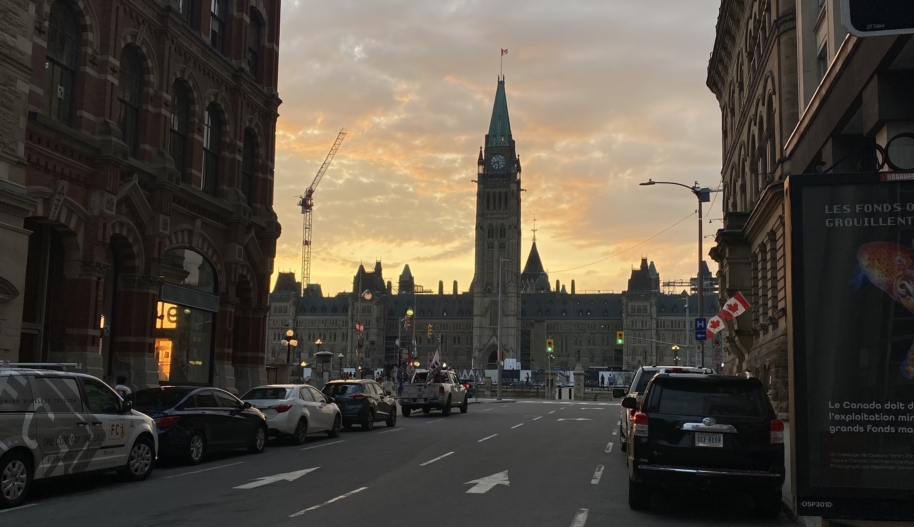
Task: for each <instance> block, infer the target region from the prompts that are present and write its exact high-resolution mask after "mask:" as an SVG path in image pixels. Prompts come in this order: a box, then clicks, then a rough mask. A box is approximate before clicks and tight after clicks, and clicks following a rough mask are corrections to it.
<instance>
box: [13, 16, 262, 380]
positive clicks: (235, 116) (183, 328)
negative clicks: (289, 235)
mask: <svg viewBox="0 0 914 527" xmlns="http://www.w3.org/2000/svg"><path fill="white" fill-rule="evenodd" d="M32 3H33V4H34V13H35V15H34V16H35V19H34V27H33V31H34V32H33V34H32V35H31V42H32V59H31V72H30V75H31V78H30V80H29V90H28V105H27V111H28V113H27V119H26V121H25V122H26V123H27V124H26V141H25V148H24V158H25V161H26V163H27V165H26V169H25V182H24V186H25V188H26V189H27V197H28V198H29V199H30V200H31V201H32V204H31V212H30V213H29V215H28V217H26V218H25V222H24V228H25V229H26V230H28V231H30V235H29V241H28V258H27V266H26V273H25V284H24V289H23V292H24V293H23V300H24V301H23V309H22V329H21V338H20V342H19V344H18V359H19V360H20V361H46V360H49V361H66V362H78V363H80V364H81V365H82V366H83V370H84V371H87V372H89V373H92V374H95V375H98V376H102V377H108V378H112V377H115V376H118V375H126V376H127V378H128V383H130V384H132V385H134V386H136V387H146V386H154V385H157V384H159V383H182V384H188V383H189V384H212V385H216V386H221V387H224V388H227V389H229V390H244V389H245V388H247V387H249V386H251V385H254V384H258V383H260V382H261V381H263V380H264V378H265V374H264V342H265V336H266V334H265V331H266V329H265V326H266V312H267V301H268V293H269V291H268V283H269V276H270V274H271V272H272V262H273V256H274V252H275V244H276V239H277V238H278V236H279V232H280V227H279V224H278V222H277V220H276V215H275V213H274V212H273V209H272V201H273V199H272V198H273V159H274V132H275V123H276V119H277V116H278V113H277V108H278V106H279V104H280V100H279V98H278V95H277V92H276V86H277V72H278V42H279V14H280V4H279V1H277V0H212V1H205V2H204V1H202V0H113V1H107V0H105V1H102V0H53V1H51V0H39V1H37V2H32ZM20 263H21V264H22V265H25V264H26V262H20Z"/></svg>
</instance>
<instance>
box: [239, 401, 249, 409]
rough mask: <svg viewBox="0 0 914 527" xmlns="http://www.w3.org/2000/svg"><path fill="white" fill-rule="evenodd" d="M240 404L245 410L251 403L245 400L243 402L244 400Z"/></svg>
mask: <svg viewBox="0 0 914 527" xmlns="http://www.w3.org/2000/svg"><path fill="white" fill-rule="evenodd" d="M241 406H242V408H244V409H245V410H247V409H248V408H250V407H251V403H249V402H247V401H245V402H244V404H243V405H241Z"/></svg>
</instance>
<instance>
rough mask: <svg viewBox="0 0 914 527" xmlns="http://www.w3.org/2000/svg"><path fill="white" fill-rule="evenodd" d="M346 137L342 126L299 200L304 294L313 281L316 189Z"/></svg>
mask: <svg viewBox="0 0 914 527" xmlns="http://www.w3.org/2000/svg"><path fill="white" fill-rule="evenodd" d="M345 137H346V130H345V129H344V128H340V133H339V135H337V136H336V141H334V142H333V146H332V147H330V152H328V153H327V157H326V158H325V159H324V163H323V164H322V165H321V167H320V169H318V171H317V175H315V176H314V181H312V182H311V186H309V187H308V188H307V190H305V194H304V195H303V196H300V197H299V200H298V205H299V206H300V207H301V213H302V241H301V286H302V296H304V295H305V290H306V289H307V287H308V284H309V283H311V215H312V211H313V209H314V191H315V190H317V186H318V185H319V184H320V182H321V179H323V178H324V173H326V172H327V169H328V168H329V167H330V162H331V161H333V157H334V156H336V152H337V151H338V150H339V149H340V145H341V144H343V139H344V138H345Z"/></svg>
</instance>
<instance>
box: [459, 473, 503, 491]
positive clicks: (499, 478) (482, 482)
mask: <svg viewBox="0 0 914 527" xmlns="http://www.w3.org/2000/svg"><path fill="white" fill-rule="evenodd" d="M470 483H475V484H476V485H475V486H474V487H473V488H471V489H470V490H468V491H467V494H485V493H486V492H489V491H490V490H492V488H493V487H495V485H504V486H506V487H507V486H509V485H510V484H509V483H508V471H507V470H506V471H504V472H499V473H498V474H492V475H491V476H487V477H484V478H479V479H474V480H473V481H467V482H466V483H464V485H469V484H470Z"/></svg>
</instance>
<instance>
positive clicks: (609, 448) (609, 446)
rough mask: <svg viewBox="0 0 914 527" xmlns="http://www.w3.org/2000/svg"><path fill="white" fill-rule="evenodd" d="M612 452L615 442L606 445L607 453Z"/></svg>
mask: <svg viewBox="0 0 914 527" xmlns="http://www.w3.org/2000/svg"><path fill="white" fill-rule="evenodd" d="M613 435H615V434H613ZM612 451H613V442H612V441H610V442H609V444H608V445H606V450H605V452H612Z"/></svg>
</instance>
